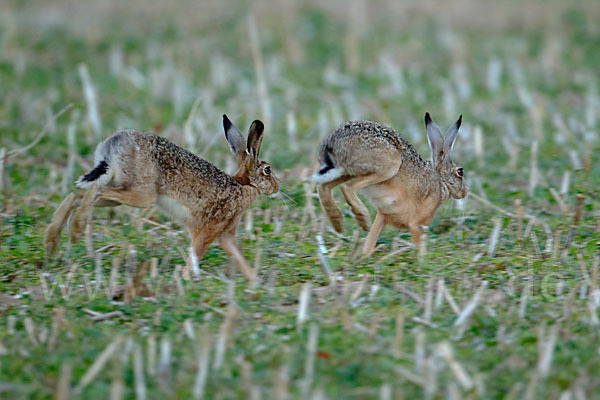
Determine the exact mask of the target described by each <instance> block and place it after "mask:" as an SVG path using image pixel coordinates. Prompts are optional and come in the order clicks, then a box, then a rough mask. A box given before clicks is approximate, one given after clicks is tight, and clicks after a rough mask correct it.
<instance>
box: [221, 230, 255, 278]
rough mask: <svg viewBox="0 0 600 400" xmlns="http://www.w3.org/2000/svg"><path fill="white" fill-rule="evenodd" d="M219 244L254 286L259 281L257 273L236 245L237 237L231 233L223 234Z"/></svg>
mask: <svg viewBox="0 0 600 400" xmlns="http://www.w3.org/2000/svg"><path fill="white" fill-rule="evenodd" d="M219 244H220V245H221V247H222V248H223V250H225V252H226V253H227V254H228V255H229V257H231V259H232V260H233V262H234V263H235V265H236V266H237V267H238V269H239V270H240V272H241V273H242V275H244V277H245V278H246V279H248V280H249V281H250V283H251V284H252V285H254V284H255V283H256V280H257V276H256V271H254V269H252V267H251V266H250V264H248V261H246V259H245V258H244V256H243V255H242V253H241V252H240V250H239V249H238V247H237V245H236V244H235V235H234V234H232V233H230V232H225V233H223V234H222V235H221V237H219Z"/></svg>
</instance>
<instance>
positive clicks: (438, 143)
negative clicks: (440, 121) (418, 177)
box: [425, 113, 444, 169]
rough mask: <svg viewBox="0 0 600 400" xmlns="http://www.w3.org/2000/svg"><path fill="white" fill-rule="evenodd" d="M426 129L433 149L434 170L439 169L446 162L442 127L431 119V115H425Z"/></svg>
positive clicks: (430, 146)
mask: <svg viewBox="0 0 600 400" xmlns="http://www.w3.org/2000/svg"><path fill="white" fill-rule="evenodd" d="M425 127H426V128H427V140H428V141H429V148H430V149H431V160H432V161H433V166H434V168H436V169H437V168H438V167H439V165H441V163H442V161H444V137H443V136H442V132H441V131H440V127H439V126H437V124H436V123H435V122H433V120H432V119H431V116H430V115H429V113H425Z"/></svg>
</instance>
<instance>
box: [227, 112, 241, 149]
mask: <svg viewBox="0 0 600 400" xmlns="http://www.w3.org/2000/svg"><path fill="white" fill-rule="evenodd" d="M223 130H224V131H225V138H226V139H227V143H229V147H231V151H232V152H233V154H237V153H238V152H240V151H243V150H244V145H245V143H244V142H245V140H244V135H242V132H240V130H239V129H238V128H236V127H235V125H233V123H232V122H231V121H230V120H229V118H227V115H225V114H223Z"/></svg>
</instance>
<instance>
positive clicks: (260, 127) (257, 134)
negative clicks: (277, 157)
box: [247, 120, 265, 159]
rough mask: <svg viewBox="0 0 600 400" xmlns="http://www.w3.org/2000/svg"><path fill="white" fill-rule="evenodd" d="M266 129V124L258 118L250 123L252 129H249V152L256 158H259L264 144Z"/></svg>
mask: <svg viewBox="0 0 600 400" xmlns="http://www.w3.org/2000/svg"><path fill="white" fill-rule="evenodd" d="M264 130H265V125H264V124H263V123H262V122H261V121H259V120H256V121H254V122H252V125H250V129H249V130H248V146H247V149H248V153H249V154H250V155H252V157H253V158H254V159H258V152H259V151H260V145H261V144H262V138H263V131H264Z"/></svg>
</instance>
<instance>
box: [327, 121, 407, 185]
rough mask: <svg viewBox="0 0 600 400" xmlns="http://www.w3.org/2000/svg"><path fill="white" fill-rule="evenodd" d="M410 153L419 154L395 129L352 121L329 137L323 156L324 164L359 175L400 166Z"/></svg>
mask: <svg viewBox="0 0 600 400" xmlns="http://www.w3.org/2000/svg"><path fill="white" fill-rule="evenodd" d="M406 153H410V154H411V155H412V153H415V154H416V152H415V150H414V148H413V147H412V145H411V144H410V143H408V142H407V141H406V140H404V138H402V137H401V136H400V135H399V134H398V133H397V132H396V131H394V130H393V129H392V128H389V127H387V126H385V125H381V124H379V123H377V122H372V121H348V122H345V123H344V124H342V125H341V126H340V127H339V128H337V129H336V130H335V131H333V132H332V133H331V134H330V135H329V136H327V137H326V138H325V140H324V141H323V144H322V145H321V148H320V151H319V158H320V161H321V163H323V164H324V165H326V164H331V165H333V166H335V167H339V168H343V169H344V170H345V171H346V173H348V174H350V175H358V174H365V173H371V172H384V171H387V170H389V169H390V168H394V167H395V168H396V169H397V168H398V166H399V165H400V163H401V162H402V159H404V158H405V154H406Z"/></svg>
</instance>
